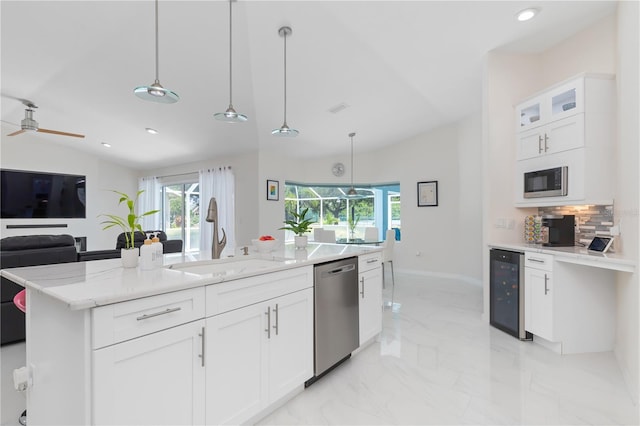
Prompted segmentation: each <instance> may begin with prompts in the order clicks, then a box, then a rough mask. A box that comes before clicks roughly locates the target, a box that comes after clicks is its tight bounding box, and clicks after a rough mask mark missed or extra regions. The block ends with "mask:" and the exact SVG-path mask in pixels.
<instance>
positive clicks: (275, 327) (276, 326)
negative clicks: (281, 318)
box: [273, 303, 279, 336]
mask: <svg viewBox="0 0 640 426" xmlns="http://www.w3.org/2000/svg"><path fill="white" fill-rule="evenodd" d="M273 311H274V312H275V313H276V325H274V326H273V328H274V329H275V330H276V336H277V335H278V324H279V322H278V304H277V303H276V308H275V309H274V310H273Z"/></svg>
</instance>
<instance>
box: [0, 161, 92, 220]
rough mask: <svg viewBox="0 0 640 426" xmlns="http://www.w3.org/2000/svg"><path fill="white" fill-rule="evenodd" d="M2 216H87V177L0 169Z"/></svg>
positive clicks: (49, 217) (70, 217) (16, 217)
mask: <svg viewBox="0 0 640 426" xmlns="http://www.w3.org/2000/svg"><path fill="white" fill-rule="evenodd" d="M0 185H1V187H2V192H1V193H0V203H1V204H0V210H1V212H2V215H1V216H2V219H13V218H15V219H43V218H48V219H73V218H86V210H87V209H86V196H85V191H86V177H85V176H79V175H67V174H59V173H42V172H30V171H22V170H6V169H3V170H1V171H0Z"/></svg>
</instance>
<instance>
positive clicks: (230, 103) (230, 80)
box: [229, 0, 233, 105]
mask: <svg viewBox="0 0 640 426" xmlns="http://www.w3.org/2000/svg"><path fill="white" fill-rule="evenodd" d="M232 2H233V0H229V105H233V98H232V94H233V92H232V90H233V89H232V87H233V84H232V83H233V73H232V70H231V52H232V50H231V34H232V31H231V25H232V24H231V23H232V20H231V9H232V7H231V3H232Z"/></svg>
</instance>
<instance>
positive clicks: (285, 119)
mask: <svg viewBox="0 0 640 426" xmlns="http://www.w3.org/2000/svg"><path fill="white" fill-rule="evenodd" d="M284 124H285V125H286V124H287V32H286V31H285V32H284Z"/></svg>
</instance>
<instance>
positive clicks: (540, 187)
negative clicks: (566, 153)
mask: <svg viewBox="0 0 640 426" xmlns="http://www.w3.org/2000/svg"><path fill="white" fill-rule="evenodd" d="M568 174H569V168H568V167H567V166H562V167H555V168H553V169H546V170H536V171H532V172H525V174H524V198H540V197H562V196H566V195H567V182H568V178H567V177H568Z"/></svg>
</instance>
